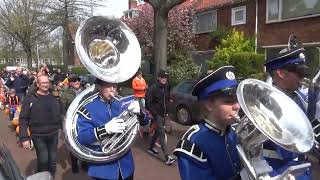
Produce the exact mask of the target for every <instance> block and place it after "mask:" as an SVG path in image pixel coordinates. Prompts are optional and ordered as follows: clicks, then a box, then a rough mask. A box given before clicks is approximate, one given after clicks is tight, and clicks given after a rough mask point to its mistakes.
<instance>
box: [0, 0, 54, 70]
mask: <svg viewBox="0 0 320 180" xmlns="http://www.w3.org/2000/svg"><path fill="white" fill-rule="evenodd" d="M49 3H50V2H49V1H48V0H2V3H1V4H0V30H1V31H2V32H3V33H5V34H7V35H8V36H11V37H13V38H14V39H15V40H17V41H19V42H20V43H21V45H22V47H23V50H24V52H25V53H26V54H27V60H28V68H31V67H32V48H33V46H34V45H35V44H36V42H37V40H38V39H39V38H40V37H41V36H43V35H46V34H48V33H49V32H50V31H52V30H53V29H54V28H55V27H53V26H51V25H50V24H49V23H47V20H46V19H47V14H48V13H47V12H46V11H47V10H48V9H47V8H46V7H47V6H48V4H49Z"/></svg>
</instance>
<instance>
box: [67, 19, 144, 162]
mask: <svg viewBox="0 0 320 180" xmlns="http://www.w3.org/2000/svg"><path fill="white" fill-rule="evenodd" d="M75 45H76V49H77V53H78V55H79V58H80V60H81V63H82V64H83V65H84V66H85V67H86V69H87V70H88V71H89V72H90V73H91V74H93V75H94V76H95V77H96V78H98V79H100V80H102V81H105V82H109V83H120V82H123V81H126V80H128V79H130V78H131V77H132V76H133V75H134V74H135V73H136V72H137V70H138V68H139V67H140V63H141V50H140V45H139V42H138V40H137V38H136V37H135V35H134V33H133V32H132V31H131V30H130V29H129V27H128V26H127V25H125V24H124V23H123V22H121V21H120V20H118V19H115V18H114V17H105V16H94V17H91V18H89V19H87V20H86V21H84V22H83V23H82V24H81V25H80V27H79V28H78V30H77V33H76V37H75ZM98 91H99V90H98V88H97V87H96V86H95V85H93V86H91V87H89V88H87V89H86V90H84V91H83V92H82V93H80V94H79V95H78V96H77V97H76V98H75V99H74V101H73V102H72V103H71V105H70V106H69V108H68V111H67V114H66V119H65V122H64V128H63V132H64V136H65V142H66V145H67V147H68V149H69V150H70V151H71V152H72V153H73V154H74V155H75V156H77V157H78V158H80V159H82V160H84V161H89V162H94V163H105V162H110V161H113V160H115V159H117V158H119V157H121V156H123V155H124V154H125V153H126V152H127V151H128V150H129V147H130V144H131V143H132V141H133V139H134V137H135V135H136V133H137V130H138V126H139V125H138V120H137V117H136V115H132V114H130V113H129V112H128V111H124V112H123V113H122V114H121V115H120V116H121V118H123V119H125V122H126V125H127V126H126V130H125V132H124V133H120V134H119V133H118V134H114V135H112V136H111V137H108V138H106V139H104V140H103V141H102V142H100V141H97V142H96V143H97V144H99V145H100V146H101V149H102V152H101V151H97V150H93V149H90V148H88V147H86V146H84V145H81V144H80V143H79V142H78V138H77V137H78V132H77V118H78V115H79V114H78V111H79V110H80V109H81V108H82V107H84V106H85V105H86V104H88V103H90V102H91V101H92V100H93V99H94V98H96V97H97V96H98ZM115 99H117V98H115Z"/></svg>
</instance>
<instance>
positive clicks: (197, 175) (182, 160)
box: [177, 154, 216, 180]
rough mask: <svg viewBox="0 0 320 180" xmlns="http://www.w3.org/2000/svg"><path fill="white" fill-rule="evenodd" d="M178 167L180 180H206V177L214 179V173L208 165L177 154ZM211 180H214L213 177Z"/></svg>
mask: <svg viewBox="0 0 320 180" xmlns="http://www.w3.org/2000/svg"><path fill="white" fill-rule="evenodd" d="M177 157H178V167H179V173H180V177H181V179H182V180H195V179H197V180H207V178H208V177H214V172H212V169H211V168H209V166H208V164H207V163H206V164H201V163H198V162H196V161H194V160H193V159H190V157H188V156H186V155H185V154H178V156H177ZM212 180H216V178H215V177H214V178H213V179H212Z"/></svg>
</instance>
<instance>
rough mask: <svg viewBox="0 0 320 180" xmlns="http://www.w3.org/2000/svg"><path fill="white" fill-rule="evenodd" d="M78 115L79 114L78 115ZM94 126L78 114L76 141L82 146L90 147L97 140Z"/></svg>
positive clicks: (90, 121)
mask: <svg viewBox="0 0 320 180" xmlns="http://www.w3.org/2000/svg"><path fill="white" fill-rule="evenodd" d="M78 114H79V113H78ZM95 128H96V127H95V125H94V124H93V122H92V120H90V119H88V118H86V117H85V116H83V115H82V114H79V117H78V121H77V130H78V140H79V142H80V144H82V145H90V144H92V143H94V142H96V141H97V140H98V138H97V137H96V135H95Z"/></svg>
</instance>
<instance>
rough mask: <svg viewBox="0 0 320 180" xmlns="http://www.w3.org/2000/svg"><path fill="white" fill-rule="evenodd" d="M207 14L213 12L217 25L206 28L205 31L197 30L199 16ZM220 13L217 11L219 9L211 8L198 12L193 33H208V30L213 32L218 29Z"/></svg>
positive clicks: (194, 20) (194, 19)
mask: <svg viewBox="0 0 320 180" xmlns="http://www.w3.org/2000/svg"><path fill="white" fill-rule="evenodd" d="M206 14H212V15H213V16H214V21H215V22H216V23H215V26H213V28H212V29H208V30H204V31H197V27H196V26H197V22H196V21H197V18H198V17H199V16H203V15H206ZM217 16H218V13H217V10H210V11H206V12H202V13H197V14H195V16H194V18H193V33H194V34H202V33H208V32H213V31H215V30H216V29H217V26H218V17H217Z"/></svg>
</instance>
